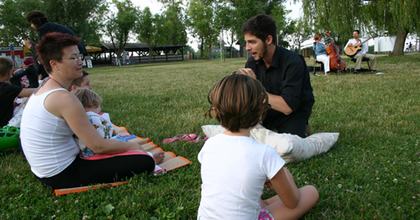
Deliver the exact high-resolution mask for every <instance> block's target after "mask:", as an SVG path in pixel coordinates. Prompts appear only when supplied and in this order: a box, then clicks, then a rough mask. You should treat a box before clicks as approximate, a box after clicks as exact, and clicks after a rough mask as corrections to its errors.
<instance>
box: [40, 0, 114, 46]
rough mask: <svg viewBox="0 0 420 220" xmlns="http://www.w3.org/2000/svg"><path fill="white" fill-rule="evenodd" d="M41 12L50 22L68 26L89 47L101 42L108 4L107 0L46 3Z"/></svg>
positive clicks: (67, 0)
mask: <svg viewBox="0 0 420 220" xmlns="http://www.w3.org/2000/svg"><path fill="white" fill-rule="evenodd" d="M57 9H60V10H57ZM40 10H41V11H43V12H44V13H45V14H46V15H47V17H48V20H49V21H51V22H55V23H59V24H62V25H65V26H67V27H68V28H70V29H71V30H73V31H74V33H76V34H77V35H78V36H79V37H80V38H81V39H82V42H83V43H84V44H85V45H88V44H98V43H99V41H100V38H101V33H100V31H99V30H101V29H103V27H104V26H105V23H104V20H105V19H104V14H106V12H107V11H108V4H107V2H106V0H54V1H44V4H43V5H42V9H40Z"/></svg>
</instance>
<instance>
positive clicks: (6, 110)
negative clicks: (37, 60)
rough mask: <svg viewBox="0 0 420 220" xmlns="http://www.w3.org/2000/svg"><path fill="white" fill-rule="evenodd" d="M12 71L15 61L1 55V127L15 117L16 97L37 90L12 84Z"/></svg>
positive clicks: (28, 94)
mask: <svg viewBox="0 0 420 220" xmlns="http://www.w3.org/2000/svg"><path fill="white" fill-rule="evenodd" d="M12 73H13V61H12V60H11V59H9V58H7V57H1V56H0V103H1V105H0V127H3V126H4V125H7V122H9V120H10V119H11V118H12V117H13V109H14V107H15V99H16V97H29V96H30V95H31V94H32V93H33V92H34V91H35V90H36V89H23V88H22V87H18V86H13V85H10V81H9V80H10V78H11V77H12Z"/></svg>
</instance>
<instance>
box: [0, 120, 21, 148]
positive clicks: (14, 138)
mask: <svg viewBox="0 0 420 220" xmlns="http://www.w3.org/2000/svg"><path fill="white" fill-rule="evenodd" d="M19 134H20V129H19V128H18V127H12V126H7V125H6V126H4V127H3V128H2V129H0V150H4V149H7V148H13V147H19Z"/></svg>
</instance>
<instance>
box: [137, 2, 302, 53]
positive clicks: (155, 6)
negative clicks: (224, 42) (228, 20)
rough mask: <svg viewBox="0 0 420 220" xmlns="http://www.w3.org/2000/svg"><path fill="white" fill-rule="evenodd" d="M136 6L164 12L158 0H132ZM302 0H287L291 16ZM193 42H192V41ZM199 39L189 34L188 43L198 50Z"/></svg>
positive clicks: (299, 9) (155, 11)
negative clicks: (294, 0) (299, 0)
mask: <svg viewBox="0 0 420 220" xmlns="http://www.w3.org/2000/svg"><path fill="white" fill-rule="evenodd" d="M131 1H132V2H133V4H134V5H135V6H140V9H141V10H143V9H144V8H145V7H147V6H148V7H149V8H150V11H151V12H152V14H156V13H157V14H160V13H161V12H162V8H163V4H161V3H160V2H158V1H157V0H131ZM301 5H302V3H301V2H298V3H296V4H294V3H293V0H287V2H286V4H285V6H286V9H288V10H292V12H291V13H290V14H289V15H288V17H289V18H292V19H297V18H299V15H300V14H301V13H303V12H302V10H301ZM190 42H192V44H191V43H190ZM197 42H198V41H197V40H196V39H194V38H193V37H192V36H191V35H190V34H188V44H189V45H190V46H191V47H192V48H194V50H197V48H198V43H197Z"/></svg>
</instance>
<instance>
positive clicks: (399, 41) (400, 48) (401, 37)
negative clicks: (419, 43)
mask: <svg viewBox="0 0 420 220" xmlns="http://www.w3.org/2000/svg"><path fill="white" fill-rule="evenodd" d="M407 34H408V31H406V30H404V29H399V30H398V32H397V38H396V39H395V44H394V50H393V51H392V53H391V55H394V56H404V46H405V39H406V38H407Z"/></svg>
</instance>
